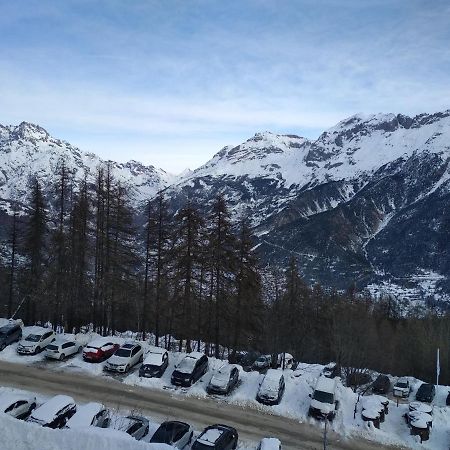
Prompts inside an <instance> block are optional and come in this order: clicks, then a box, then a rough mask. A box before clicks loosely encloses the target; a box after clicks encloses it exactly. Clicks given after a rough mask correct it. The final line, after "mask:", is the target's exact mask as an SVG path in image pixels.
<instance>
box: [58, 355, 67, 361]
mask: <svg viewBox="0 0 450 450" xmlns="http://www.w3.org/2000/svg"><path fill="white" fill-rule="evenodd" d="M65 357H66V355H65V354H64V353H61V356H60V357H59V360H60V361H64V358H65Z"/></svg>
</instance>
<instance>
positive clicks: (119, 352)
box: [116, 348, 131, 358]
mask: <svg viewBox="0 0 450 450" xmlns="http://www.w3.org/2000/svg"><path fill="white" fill-rule="evenodd" d="M130 355H131V350H130V349H128V348H119V350H117V352H116V356H122V357H123V358H129V357H130Z"/></svg>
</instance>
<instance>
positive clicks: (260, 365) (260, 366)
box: [252, 355, 272, 372]
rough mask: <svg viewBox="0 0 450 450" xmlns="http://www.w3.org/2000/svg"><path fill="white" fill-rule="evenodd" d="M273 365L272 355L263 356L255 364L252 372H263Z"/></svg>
mask: <svg viewBox="0 0 450 450" xmlns="http://www.w3.org/2000/svg"><path fill="white" fill-rule="evenodd" d="M271 365H272V357H271V356H270V355H261V356H259V357H258V358H257V359H256V361H255V362H254V363H253V366H252V370H257V371H258V372H263V371H265V370H267V369H269V368H270V366H271Z"/></svg>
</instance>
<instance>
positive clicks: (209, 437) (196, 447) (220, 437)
mask: <svg viewBox="0 0 450 450" xmlns="http://www.w3.org/2000/svg"><path fill="white" fill-rule="evenodd" d="M237 443H238V433H237V431H236V429H235V428H233V427H229V426H227V425H220V424H217V425H211V426H210V427H207V428H205V429H204V430H203V431H202V434H200V436H199V437H198V438H197V439H196V440H195V442H194V444H193V445H192V450H235V449H236V448H237Z"/></svg>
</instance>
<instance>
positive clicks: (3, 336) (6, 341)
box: [0, 322, 22, 352]
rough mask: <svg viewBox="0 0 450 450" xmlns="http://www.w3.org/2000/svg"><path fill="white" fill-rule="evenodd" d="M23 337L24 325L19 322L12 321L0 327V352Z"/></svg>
mask: <svg viewBox="0 0 450 450" xmlns="http://www.w3.org/2000/svg"><path fill="white" fill-rule="evenodd" d="M21 339H22V327H21V326H20V324H19V323H17V322H11V323H8V324H7V325H3V326H2V327H1V328H0V352H1V351H2V350H3V349H4V348H5V347H7V346H8V345H10V344H12V343H13V342H17V341H20V340H21Z"/></svg>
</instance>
